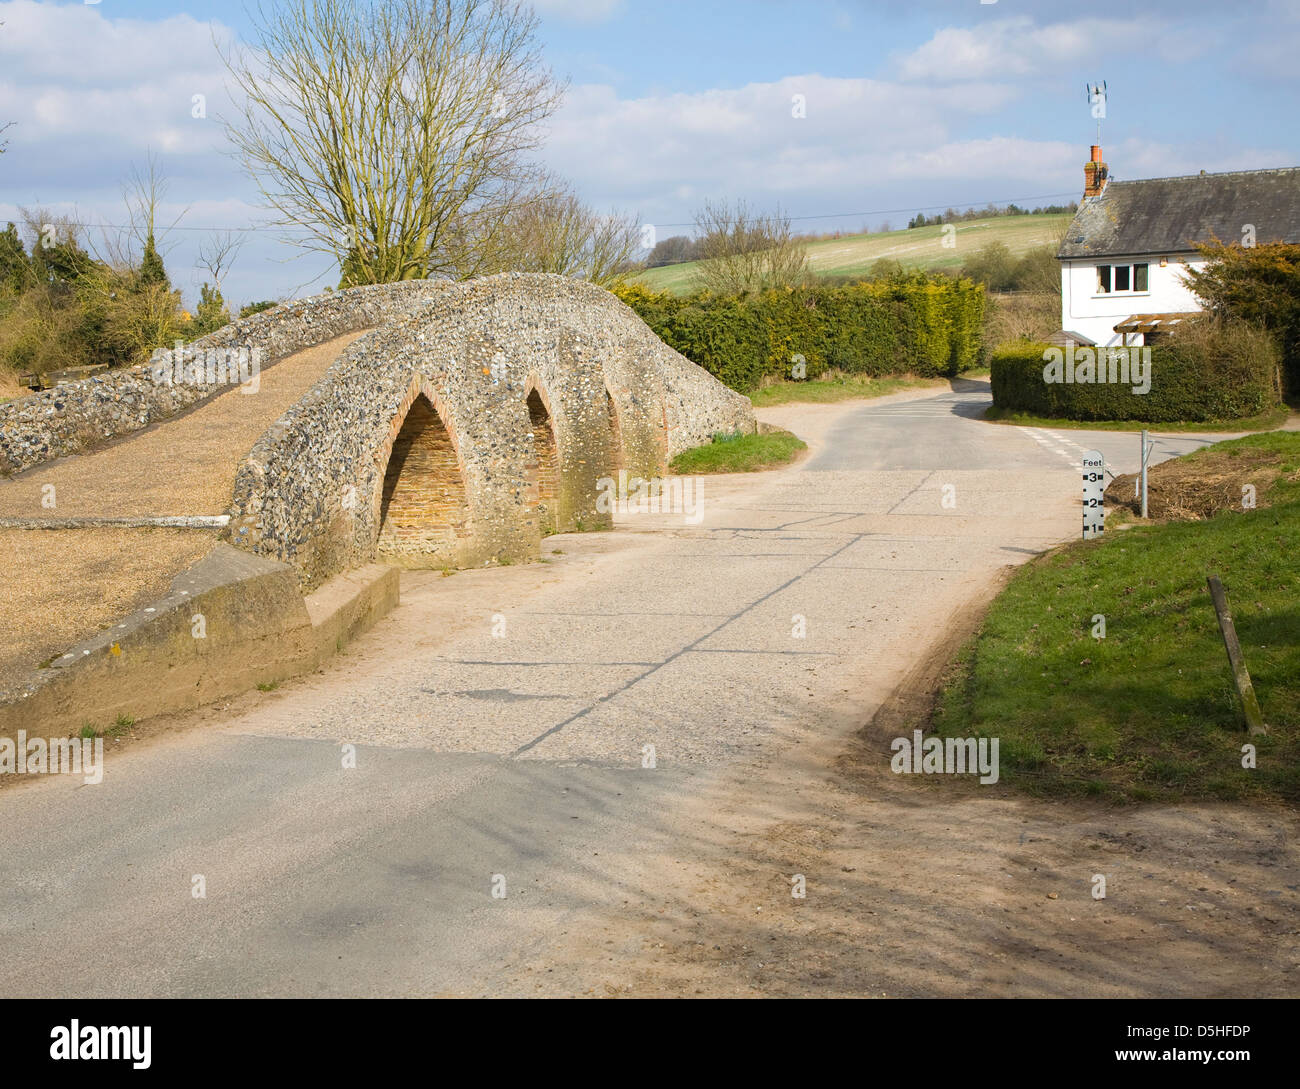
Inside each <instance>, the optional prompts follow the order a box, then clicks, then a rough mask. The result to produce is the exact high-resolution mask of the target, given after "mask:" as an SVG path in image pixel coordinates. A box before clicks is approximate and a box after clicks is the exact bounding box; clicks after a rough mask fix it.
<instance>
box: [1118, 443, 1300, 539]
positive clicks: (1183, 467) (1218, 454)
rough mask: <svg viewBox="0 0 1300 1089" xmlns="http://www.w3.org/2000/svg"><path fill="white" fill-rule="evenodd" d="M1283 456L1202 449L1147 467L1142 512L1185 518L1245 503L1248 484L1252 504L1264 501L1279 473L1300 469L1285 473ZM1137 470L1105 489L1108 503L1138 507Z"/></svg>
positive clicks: (1169, 518)
mask: <svg viewBox="0 0 1300 1089" xmlns="http://www.w3.org/2000/svg"><path fill="white" fill-rule="evenodd" d="M1285 460H1286V459H1284V457H1283V456H1282V455H1281V454H1280V453H1276V452H1274V451H1271V450H1252V449H1248V448H1240V447H1239V448H1235V449H1231V450H1222V451H1220V450H1214V449H1210V450H1206V451H1204V452H1203V453H1198V454H1196V455H1195V456H1194V457H1182V458H1171V459H1170V460H1169V461H1164V462H1161V463H1160V464H1159V465H1155V466H1152V467H1151V468H1150V469H1148V470H1147V512H1148V515H1149V517H1150V518H1152V519H1153V520H1157V521H1169V522H1190V521H1199V520H1201V519H1204V518H1209V517H1212V516H1213V515H1215V514H1218V513H1219V512H1220V511H1228V510H1231V511H1242V510H1246V509H1249V508H1248V507H1247V506H1246V505H1245V501H1246V499H1247V497H1248V495H1249V492H1247V491H1246V490H1245V488H1246V485H1251V486H1253V487H1254V489H1255V492H1254V504H1255V506H1256V507H1260V508H1262V507H1267V506H1268V505H1269V493H1270V491H1271V490H1272V488H1273V486H1274V484H1275V483H1276V482H1277V481H1278V479H1279V478H1280V477H1282V476H1283V475H1284V474H1285V477H1286V479H1287V480H1289V481H1295V480H1297V479H1300V474H1297V473H1295V472H1291V473H1286V466H1285ZM1137 480H1138V478H1137V474H1136V473H1125V474H1124V475H1123V476H1117V477H1116V478H1115V479H1114V480H1112V481H1111V483H1110V486H1109V487H1108V488H1107V489H1106V504H1107V506H1109V507H1126V508H1128V509H1129V510H1131V511H1132V512H1133V513H1134V514H1138V513H1140V500H1139V499H1138V497H1137Z"/></svg>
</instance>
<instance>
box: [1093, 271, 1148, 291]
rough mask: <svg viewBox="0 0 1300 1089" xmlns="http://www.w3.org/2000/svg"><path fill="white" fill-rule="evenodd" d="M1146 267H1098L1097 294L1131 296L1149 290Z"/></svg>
mask: <svg viewBox="0 0 1300 1089" xmlns="http://www.w3.org/2000/svg"><path fill="white" fill-rule="evenodd" d="M1149 282H1150V281H1149V279H1148V274H1147V265H1146V264H1140V265H1098V266H1097V294H1098V295H1109V294H1111V293H1119V292H1123V293H1125V294H1132V293H1134V292H1138V291H1146V290H1148V288H1149Z"/></svg>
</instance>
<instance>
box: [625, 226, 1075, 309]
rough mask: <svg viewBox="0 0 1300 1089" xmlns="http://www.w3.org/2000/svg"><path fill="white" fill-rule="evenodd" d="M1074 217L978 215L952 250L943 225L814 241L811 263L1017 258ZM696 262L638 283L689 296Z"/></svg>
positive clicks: (843, 272)
mask: <svg viewBox="0 0 1300 1089" xmlns="http://www.w3.org/2000/svg"><path fill="white" fill-rule="evenodd" d="M1070 218H1071V217H1070V216H1068V215H1050V216H1049V215H1037V216H1035V215H1028V216H995V217H994V218H992V219H972V220H970V221H969V222H966V223H957V224H954V226H955V227H956V228H957V236H956V241H957V245H956V246H954V247H953V248H951V249H948V248H945V247H944V245H943V228H942V227H939V226H935V227H917V228H915V229H913V230H909V231H889V232H888V233H886V234H852V235H845V236H844V237H842V238H832V239H827V240H825V241H822V242H810V243H809V244H808V264H809V267H810V268H811V269H812V271H813V272H814V273H815V274H817V275H818V276H824V277H826V278H828V279H839V278H843V277H849V276H861V275H864V274H866V273H867V272H870V271H871V266H872V265H873V264H875V263H876V262H877V261H879V260H880V259H881V258H882V257H890V258H893V259H894V260H896V261H898V262H899V263H900V264H902V265H903V267H904V268H909V269H911V268H921V269H933V268H960V267H961V266H962V265H964V264H965V263H966V262H967V261H968V260H969V259H970V258H971V257H972V256H973V255H974V254H975V252H976V251H977V250H978V249H979V248H980V247H981V246H985V245H987V244H988V243H990V242H1001V243H1002V244H1003V245H1005V246H1006V247H1007V249H1009V250H1010V251H1011V253H1012V255H1013V256H1016V257H1019V256H1021V255H1022V254H1024V253H1026V252H1028V251H1029V250H1032V249H1034V248H1036V247H1038V246H1043V245H1048V244H1051V245H1055V244H1057V243H1058V242H1059V240H1060V237H1061V234H1062V233H1063V232H1064V230H1065V227H1066V224H1068V223H1069V222H1070ZM696 265H697V262H695V261H688V262H686V263H685V264H681V265H665V266H663V267H662V268H653V269H648V270H647V271H645V272H643V273H641V274H640V275H638V276H636V277H633V282H634V283H642V284H645V285H646V287H648V288H650V289H651V290H652V291H671V292H672V293H673V294H676V295H685V294H689V293H690V291H691V290H692V288H693V283H692V281H693V280H694V279H695V269H696Z"/></svg>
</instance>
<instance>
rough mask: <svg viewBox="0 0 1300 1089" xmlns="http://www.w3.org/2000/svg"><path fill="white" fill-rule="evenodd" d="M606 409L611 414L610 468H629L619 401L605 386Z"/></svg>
mask: <svg viewBox="0 0 1300 1089" xmlns="http://www.w3.org/2000/svg"><path fill="white" fill-rule="evenodd" d="M605 411H606V412H607V413H608V414H609V441H610V457H611V459H612V460H611V464H610V468H611V469H612V470H613V471H614V472H617V471H618V470H619V469H626V468H627V457H626V455H625V454H624V452H623V421H622V418H621V417H620V415H619V411H618V402H617V401H615V400H614V395H613V394H612V393H611V392H610V391H609V387H608V386H607V387H606V388H605Z"/></svg>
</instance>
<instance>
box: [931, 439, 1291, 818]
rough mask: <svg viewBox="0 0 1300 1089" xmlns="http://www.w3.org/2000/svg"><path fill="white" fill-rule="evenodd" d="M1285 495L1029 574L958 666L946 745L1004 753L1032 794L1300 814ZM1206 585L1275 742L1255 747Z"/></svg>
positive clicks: (948, 704) (946, 705)
mask: <svg viewBox="0 0 1300 1089" xmlns="http://www.w3.org/2000/svg"><path fill="white" fill-rule="evenodd" d="M1290 438H1291V441H1292V442H1293V443H1294V444H1296V448H1297V449H1300V436H1291V437H1290ZM1254 440H1255V437H1250V438H1246V439H1241V440H1236V442H1237V443H1241V444H1247V446H1249V444H1250V443H1252V441H1254ZM1231 445H1235V444H1223V446H1220V447H1219V448H1218V452H1219V453H1220V454H1223V455H1225V456H1226V454H1227V451H1225V450H1224V446H1231ZM1279 485H1280V490H1274V491H1272V492H1271V494H1270V495H1269V496H1268V502H1269V503H1270V504H1271V505H1269V506H1267V507H1264V508H1262V509H1256V510H1252V511H1247V512H1240V513H1233V512H1230V511H1221V512H1219V513H1217V514H1215V515H1213V516H1212V517H1210V518H1207V519H1205V520H1202V521H1187V522H1168V523H1165V524H1161V525H1149V526H1138V527H1135V528H1133V529H1129V530H1126V531H1125V532H1124V533H1122V534H1120V535H1118V536H1115V537H1110V538H1108V539H1104V540H1101V541H1087V542H1083V541H1080V542H1076V543H1075V544H1071V545H1067V546H1065V547H1064V548H1061V549H1059V550H1057V551H1055V552H1053V553H1050V554H1048V555H1047V556H1044V557H1040V558H1039V559H1038V560H1036V561H1033V562H1031V563H1029V564H1027V565H1026V566H1025V567H1024V568H1022V569H1021V570H1020V571H1019V572H1017V574H1016V575H1015V576H1014V577H1013V579H1012V580H1011V582H1010V583H1009V585H1008V586H1007V588H1006V589H1005V590H1004V591H1003V592H1002V593H1001V594H1000V595H999V596H998V598H997V599H996V600H995V601H994V603H993V605H992V606H991V608H990V610H989V612H988V615H987V616H986V618H985V621H984V624H983V625H982V627H981V629H980V631H979V633H978V635H976V637H975V638H974V639H973V640H972V641H971V642H970V643H969V644H967V646H966V647H965V649H964V650H963V651H962V652H961V653H960V654H959V655H958V657H957V659H956V660H955V661H954V663H953V665H952V667H951V670H950V673H949V676H948V678H947V680H946V682H945V684H944V686H943V689H942V691H941V693H940V696H939V699H938V702H937V704H936V708H935V711H934V714H933V717H932V725H933V727H934V729H935V731H936V733H938V734H939V735H940V736H944V737H972V736H980V735H983V736H989V737H998V738H1000V750H1001V751H1000V758H1001V774H1002V781H1003V782H1004V783H1007V784H1008V785H1013V786H1016V787H1019V788H1020V789H1023V790H1026V791H1028V792H1030V793H1033V794H1043V795H1058V796H1059V795H1066V796H1079V795H1082V796H1092V797H1099V798H1107V799H1111V800H1115V801H1124V802H1143V801H1184V800H1189V801H1190V800H1204V799H1253V800H1262V801H1274V802H1287V803H1290V804H1295V803H1298V802H1300V604H1298V603H1300V570H1297V565H1296V563H1295V559H1294V557H1295V555H1296V550H1297V549H1298V548H1300V498H1297V497H1296V490H1295V489H1294V488H1293V487H1290V486H1287V485H1285V484H1282V482H1280V481H1279ZM1211 573H1213V574H1218V575H1219V576H1220V577H1221V578H1222V580H1223V583H1224V586H1225V588H1226V590H1227V592H1228V601H1229V605H1230V607H1231V609H1232V614H1233V619H1234V621H1235V623H1236V628H1237V634H1238V636H1239V637H1240V639H1241V644H1242V649H1243V652H1244V654H1245V657H1246V663H1247V666H1248V667H1249V669H1250V673H1251V677H1252V679H1253V681H1254V684H1255V691H1256V694H1257V695H1258V696H1259V699H1260V703H1261V704H1262V706H1263V709H1264V718H1265V721H1266V722H1267V723H1268V724H1269V728H1270V732H1269V735H1268V736H1267V737H1251V738H1248V737H1247V735H1246V733H1245V730H1244V727H1243V723H1242V715H1241V710H1240V706H1239V702H1238V698H1237V694H1236V690H1235V688H1234V686H1233V683H1232V675H1231V672H1230V671H1229V668H1228V663H1227V656H1226V654H1225V653H1224V649H1223V641H1222V638H1221V636H1220V634H1219V627H1218V623H1217V621H1216V619H1215V614H1214V609H1213V607H1212V606H1211V604H1210V597H1209V592H1208V590H1207V589H1206V585H1205V578H1206V575H1207V574H1211ZM1101 617H1104V618H1105V620H1104V624H1105V627H1104V637H1102V638H1096V637H1095V635H1094V632H1098V631H1100V630H1103V629H1099V628H1098V620H1099V618H1101ZM1247 742H1250V743H1253V744H1255V745H1256V748H1257V756H1256V759H1257V767H1256V768H1254V769H1247V768H1243V767H1242V760H1243V753H1242V746H1243V745H1245V744H1247Z"/></svg>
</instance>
